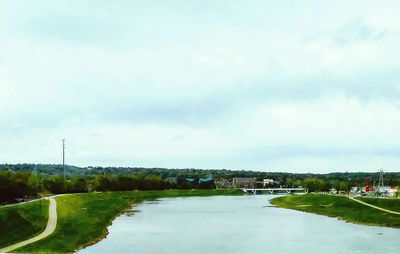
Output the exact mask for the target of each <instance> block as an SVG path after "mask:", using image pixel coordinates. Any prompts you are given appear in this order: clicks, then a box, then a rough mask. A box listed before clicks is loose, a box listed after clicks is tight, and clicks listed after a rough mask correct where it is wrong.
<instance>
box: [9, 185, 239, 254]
mask: <svg viewBox="0 0 400 254" xmlns="http://www.w3.org/2000/svg"><path fill="white" fill-rule="evenodd" d="M222 195H225V196H233V195H245V193H244V192H243V191H241V190H214V189H212V190H160V191H128V192H104V193H87V194H79V195H74V194H72V195H65V196H61V197H57V203H58V204H59V207H58V209H59V224H58V226H57V229H56V231H55V232H54V234H53V235H51V236H49V237H47V238H46V239H43V240H40V241H38V242H35V243H32V244H31V245H27V246H25V247H23V248H20V249H17V250H16V251H17V252H24V253H26V252H62V253H71V252H76V251H79V250H81V249H83V248H85V247H88V246H91V245H94V244H96V243H98V242H99V241H101V240H103V239H104V238H106V237H107V235H108V227H109V226H110V225H112V223H113V221H114V220H115V218H117V217H118V216H120V215H122V214H124V213H125V212H127V211H129V210H131V209H132V207H133V206H134V205H137V204H140V203H142V202H144V201H153V200H156V199H158V198H175V197H193V196H200V197H201V196H222Z"/></svg>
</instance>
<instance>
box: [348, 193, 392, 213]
mask: <svg viewBox="0 0 400 254" xmlns="http://www.w3.org/2000/svg"><path fill="white" fill-rule="evenodd" d="M349 198H350V199H351V200H354V201H356V202H358V203H360V204H363V205H366V206H369V207H372V208H375V209H378V210H381V211H383V212H387V213H391V214H397V215H400V212H395V211H392V210H388V209H385V208H382V207H379V206H375V205H371V204H368V203H366V202H364V201H361V200H358V199H355V198H353V197H350V196H349Z"/></svg>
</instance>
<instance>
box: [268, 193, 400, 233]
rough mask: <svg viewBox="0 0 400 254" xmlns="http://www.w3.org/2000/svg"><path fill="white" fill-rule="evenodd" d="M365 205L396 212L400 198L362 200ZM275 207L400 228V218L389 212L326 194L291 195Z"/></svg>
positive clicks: (276, 201)
mask: <svg viewBox="0 0 400 254" xmlns="http://www.w3.org/2000/svg"><path fill="white" fill-rule="evenodd" d="M361 200H362V201H364V202H367V203H370V204H373V205H376V206H380V207H382V208H386V209H392V210H394V211H399V210H400V200H398V199H371V198H362V199H361ZM271 204H272V205H275V206H277V207H280V208H288V209H294V210H298V211H303V212H309V213H316V214H320V215H326V216H330V217H336V218H339V219H341V220H344V221H347V222H353V223H357V224H364V225H375V226H385V227H400V216H399V215H394V214H389V213H385V212H383V211H379V210H377V209H374V208H372V207H368V206H365V205H362V204H360V203H357V202H355V201H353V200H350V199H349V198H348V197H344V196H332V195H324V194H313V193H310V194H306V195H290V196H283V197H278V198H275V199H272V200H271Z"/></svg>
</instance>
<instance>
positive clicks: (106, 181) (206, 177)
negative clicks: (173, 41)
mask: <svg viewBox="0 0 400 254" xmlns="http://www.w3.org/2000/svg"><path fill="white" fill-rule="evenodd" d="M62 169H63V168H62V165H42V164H15V165H9V164H2V165H0V202H12V201H14V200H15V199H16V198H25V197H37V196H39V194H43V193H54V194H60V193H78V192H90V191H127V190H161V189H197V188H203V189H207V188H210V189H212V188H215V185H214V182H213V180H214V179H216V180H218V179H227V180H229V181H231V180H232V178H234V177H255V178H257V180H258V181H262V180H263V179H273V180H274V181H275V183H274V186H275V187H279V186H285V187H299V186H302V187H305V188H307V189H308V190H309V191H311V192H313V191H316V192H319V191H329V190H330V189H331V188H335V189H337V190H340V191H349V189H350V188H351V187H352V186H366V185H371V184H373V183H374V181H377V180H378V179H379V173H363V172H358V173H348V172H343V173H330V174H293V173H286V172H259V171H246V170H226V169H217V170H210V169H208V170H201V169H165V168H117V167H86V168H80V167H74V166H66V178H64V177H62V175H63V170H62ZM385 184H386V185H395V186H399V185H400V173H398V172H390V173H385Z"/></svg>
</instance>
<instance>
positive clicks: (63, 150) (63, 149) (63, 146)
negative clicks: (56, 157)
mask: <svg viewBox="0 0 400 254" xmlns="http://www.w3.org/2000/svg"><path fill="white" fill-rule="evenodd" d="M62 154H63V174H64V179H65V139H63V140H62Z"/></svg>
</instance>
